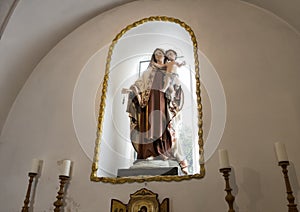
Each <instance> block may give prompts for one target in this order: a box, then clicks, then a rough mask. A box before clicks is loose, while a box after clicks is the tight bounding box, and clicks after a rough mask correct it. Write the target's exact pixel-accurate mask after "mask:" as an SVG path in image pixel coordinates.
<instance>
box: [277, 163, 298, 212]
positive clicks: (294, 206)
mask: <svg viewBox="0 0 300 212" xmlns="http://www.w3.org/2000/svg"><path fill="white" fill-rule="evenodd" d="M278 165H279V166H281V168H282V173H283V176H284V181H285V186H286V193H287V200H288V202H289V204H288V205H287V206H288V208H289V210H288V211H289V212H298V209H297V204H295V203H294V201H295V197H294V196H293V191H292V188H291V184H290V180H289V176H288V170H287V166H288V165H290V163H289V161H280V162H278Z"/></svg>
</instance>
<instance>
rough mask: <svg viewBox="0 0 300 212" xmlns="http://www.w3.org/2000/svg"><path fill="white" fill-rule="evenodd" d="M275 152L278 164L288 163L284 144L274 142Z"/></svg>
mask: <svg viewBox="0 0 300 212" xmlns="http://www.w3.org/2000/svg"><path fill="white" fill-rule="evenodd" d="M275 151H276V155H277V160H278V162H281V161H289V159H288V156H287V152H286V149H285V145H284V143H281V142H276V143H275Z"/></svg>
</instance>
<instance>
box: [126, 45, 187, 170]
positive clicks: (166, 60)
mask: <svg viewBox="0 0 300 212" xmlns="http://www.w3.org/2000/svg"><path fill="white" fill-rule="evenodd" d="M176 58H177V53H176V52H175V51H174V50H172V49H170V50H167V51H164V50H163V49H161V48H157V49H155V50H154V52H153V54H152V57H151V60H150V63H149V66H148V68H147V69H146V70H145V71H144V72H143V74H142V76H140V77H139V78H138V79H137V80H136V81H135V82H134V84H132V85H131V86H130V88H129V89H123V91H122V92H123V93H127V94H128V103H127V112H128V114H129V118H130V139H131V142H132V145H133V147H134V149H135V151H136V153H137V160H136V161H135V162H134V164H137V163H139V162H141V161H143V162H144V164H145V162H147V161H148V162H151V161H175V162H176V164H177V166H178V165H179V166H180V168H181V171H182V172H183V173H184V174H188V164H187V160H186V159H185V157H184V155H183V153H182V149H181V145H180V140H179V139H178V134H179V133H178V125H179V123H180V111H181V109H182V107H183V103H184V99H183V97H184V95H183V90H182V86H181V83H180V80H179V77H178V74H177V68H178V67H181V66H183V65H185V62H182V63H179V62H177V61H176Z"/></svg>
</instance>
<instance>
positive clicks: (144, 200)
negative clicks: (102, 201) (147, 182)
mask: <svg viewBox="0 0 300 212" xmlns="http://www.w3.org/2000/svg"><path fill="white" fill-rule="evenodd" d="M157 197H158V194H156V193H154V192H152V191H150V190H148V189H146V188H142V189H140V190H138V191H136V192H135V193H133V194H130V200H129V202H128V204H124V203H122V202H121V201H119V200H117V199H112V200H111V208H110V211H111V212H116V211H117V212H120V211H123V212H126V211H128V212H137V211H140V210H141V208H142V207H145V208H147V211H148V212H169V210H170V209H169V198H165V199H164V200H163V201H162V203H159V200H158V198H157Z"/></svg>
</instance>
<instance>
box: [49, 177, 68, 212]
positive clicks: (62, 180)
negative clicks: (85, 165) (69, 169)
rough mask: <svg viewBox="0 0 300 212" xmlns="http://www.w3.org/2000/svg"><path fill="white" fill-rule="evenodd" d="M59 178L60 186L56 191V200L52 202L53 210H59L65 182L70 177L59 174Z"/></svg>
mask: <svg viewBox="0 0 300 212" xmlns="http://www.w3.org/2000/svg"><path fill="white" fill-rule="evenodd" d="M59 179H60V187H59V191H58V192H57V194H58V195H57V196H56V198H57V200H56V201H55V202H54V203H53V205H54V206H55V208H54V212H60V207H61V206H62V205H63V198H64V190H65V184H66V183H67V182H68V181H69V179H70V177H69V176H65V175H59Z"/></svg>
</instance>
